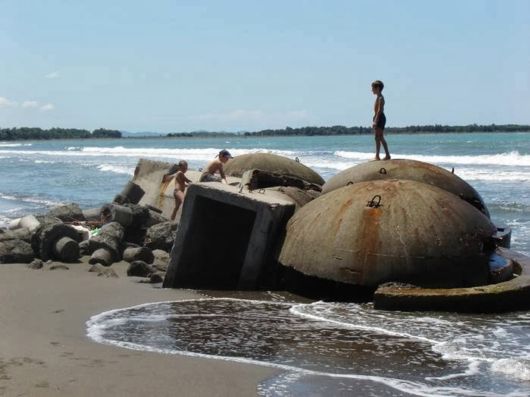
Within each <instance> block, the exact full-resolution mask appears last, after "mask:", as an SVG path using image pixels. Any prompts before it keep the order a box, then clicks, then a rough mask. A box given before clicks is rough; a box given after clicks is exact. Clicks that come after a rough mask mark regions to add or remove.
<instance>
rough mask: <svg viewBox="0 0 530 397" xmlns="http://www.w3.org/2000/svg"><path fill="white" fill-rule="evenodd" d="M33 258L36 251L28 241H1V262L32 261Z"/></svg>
mask: <svg viewBox="0 0 530 397" xmlns="http://www.w3.org/2000/svg"><path fill="white" fill-rule="evenodd" d="M33 259H35V253H34V252H33V249H32V248H31V244H30V243H28V242H27V241H24V240H17V239H16V240H6V241H0V263H30V262H31V261H32V260H33Z"/></svg>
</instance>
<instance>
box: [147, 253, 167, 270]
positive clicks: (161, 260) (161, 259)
mask: <svg viewBox="0 0 530 397" xmlns="http://www.w3.org/2000/svg"><path fill="white" fill-rule="evenodd" d="M153 255H154V260H153V263H152V265H151V266H153V267H154V268H155V269H156V270H159V271H161V272H166V271H167V267H168V265H169V254H168V253H167V252H166V251H163V250H154V251H153Z"/></svg>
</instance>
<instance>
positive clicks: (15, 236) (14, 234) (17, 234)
mask: <svg viewBox="0 0 530 397" xmlns="http://www.w3.org/2000/svg"><path fill="white" fill-rule="evenodd" d="M6 240H24V241H26V242H28V243H29V242H31V233H30V231H29V230H28V229H27V228H25V227H20V228H18V229H14V230H4V231H2V232H0V241H6Z"/></svg>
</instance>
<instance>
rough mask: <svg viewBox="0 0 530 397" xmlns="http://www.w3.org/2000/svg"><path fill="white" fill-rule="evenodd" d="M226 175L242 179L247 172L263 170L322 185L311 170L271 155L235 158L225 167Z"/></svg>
mask: <svg viewBox="0 0 530 397" xmlns="http://www.w3.org/2000/svg"><path fill="white" fill-rule="evenodd" d="M224 168H225V172H226V174H227V175H231V176H237V177H242V176H243V173H244V172H245V171H248V170H253V169H256V170H263V171H267V172H272V173H276V174H280V175H284V176H286V177H289V176H292V177H297V178H300V179H303V180H305V181H307V182H309V183H314V184H316V185H320V186H321V185H323V184H324V179H322V177H321V176H320V175H318V174H317V173H316V172H315V171H313V170H312V169H311V168H309V167H307V166H305V165H303V164H302V163H299V162H297V161H295V160H291V159H290V158H288V157H283V156H278V155H276V154H272V153H250V154H243V155H241V156H236V157H234V158H233V159H231V160H230V161H228V162H227V163H226V165H225V167H224Z"/></svg>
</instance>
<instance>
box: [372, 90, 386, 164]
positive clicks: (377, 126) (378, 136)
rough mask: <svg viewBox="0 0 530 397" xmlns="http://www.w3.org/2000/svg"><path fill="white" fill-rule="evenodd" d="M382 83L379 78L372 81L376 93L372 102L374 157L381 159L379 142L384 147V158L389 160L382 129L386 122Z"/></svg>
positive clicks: (373, 91) (383, 129)
mask: <svg viewBox="0 0 530 397" xmlns="http://www.w3.org/2000/svg"><path fill="white" fill-rule="evenodd" d="M384 87H385V86H384V84H383V82H382V81H381V80H376V81H374V82H373V83H372V93H373V94H374V95H376V98H375V103H374V118H373V123H372V127H373V129H374V133H375V159H376V160H381V158H380V157H379V152H380V151H381V144H383V148H384V149H385V154H386V155H385V160H390V152H389V151H388V145H387V143H386V140H385V136H384V131H385V124H386V116H385V98H384V97H383V95H382V94H381V92H382V91H383V88H384Z"/></svg>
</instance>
